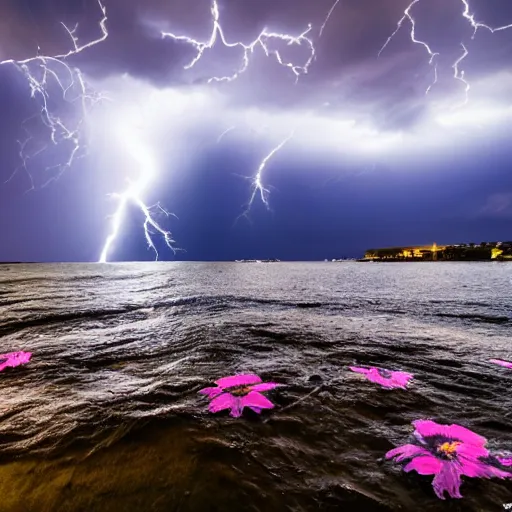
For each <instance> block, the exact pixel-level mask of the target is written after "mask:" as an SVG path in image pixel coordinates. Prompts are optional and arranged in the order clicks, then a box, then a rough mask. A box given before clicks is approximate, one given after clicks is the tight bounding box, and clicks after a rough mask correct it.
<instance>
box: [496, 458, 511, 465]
mask: <svg viewBox="0 0 512 512" xmlns="http://www.w3.org/2000/svg"><path fill="white" fill-rule="evenodd" d="M498 461H499V463H500V464H502V465H503V466H512V457H498Z"/></svg>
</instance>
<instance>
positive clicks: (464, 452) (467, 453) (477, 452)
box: [456, 442, 489, 461]
mask: <svg viewBox="0 0 512 512" xmlns="http://www.w3.org/2000/svg"><path fill="white" fill-rule="evenodd" d="M456 452H457V455H458V456H459V457H461V458H464V459H465V460H473V461H478V459H479V458H481V457H484V458H485V457H488V456H489V450H488V449H487V448H485V446H482V445H481V444H473V443H465V442H463V443H462V444H461V445H460V446H458V447H457V449H456Z"/></svg>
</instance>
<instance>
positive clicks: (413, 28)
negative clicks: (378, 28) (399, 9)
mask: <svg viewBox="0 0 512 512" xmlns="http://www.w3.org/2000/svg"><path fill="white" fill-rule="evenodd" d="M419 1H420V0H413V2H411V3H410V4H409V6H408V7H407V8H406V9H405V11H404V15H403V16H402V17H401V18H400V20H399V21H398V23H397V26H396V29H395V31H394V32H393V33H392V34H391V35H390V36H389V37H388V38H387V40H386V42H385V43H384V45H383V46H382V48H381V49H380V50H379V53H378V56H379V57H380V55H381V53H382V52H383V51H384V50H385V49H386V47H387V46H388V44H389V43H390V42H391V41H392V40H393V38H394V37H395V35H396V34H397V33H398V31H399V30H400V29H401V28H402V25H403V23H404V22H405V21H406V20H408V21H409V23H410V24H411V32H410V36H411V41H412V42H413V43H414V44H419V45H421V46H423V48H425V50H427V52H428V54H429V55H430V60H429V62H428V63H429V65H430V66H432V64H433V65H434V80H433V82H432V83H431V84H430V85H429V86H428V87H427V90H426V91H425V94H428V93H429V92H430V90H431V89H432V87H434V85H435V84H436V83H437V63H435V58H436V56H437V55H439V53H438V52H434V51H432V48H430V46H429V45H428V43H426V42H425V41H421V40H420V39H416V20H415V19H414V18H413V17H412V15H411V9H412V8H413V7H414V6H415V5H416V4H417V3H418V2H419Z"/></svg>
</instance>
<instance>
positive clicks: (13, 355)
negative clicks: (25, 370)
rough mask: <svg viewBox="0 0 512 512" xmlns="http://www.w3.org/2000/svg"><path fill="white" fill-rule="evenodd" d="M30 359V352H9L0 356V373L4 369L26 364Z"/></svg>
mask: <svg viewBox="0 0 512 512" xmlns="http://www.w3.org/2000/svg"><path fill="white" fill-rule="evenodd" d="M31 357H32V352H9V353H8V354H1V355H0V372H1V371H2V370H4V369H5V368H8V367H10V368H14V367H15V366H20V365H22V364H27V363H28V362H29V361H30V358H31Z"/></svg>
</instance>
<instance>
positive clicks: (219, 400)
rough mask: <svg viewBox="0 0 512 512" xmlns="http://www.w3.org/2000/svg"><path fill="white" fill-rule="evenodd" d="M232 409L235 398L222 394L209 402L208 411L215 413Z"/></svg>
mask: <svg viewBox="0 0 512 512" xmlns="http://www.w3.org/2000/svg"><path fill="white" fill-rule="evenodd" d="M233 407H236V398H235V397H234V396H233V395H231V394H230V393H223V394H222V395H219V396H217V397H215V398H214V399H213V400H212V401H211V402H210V407H209V410H210V412H214V413H215V412H219V411H224V410H225V409H233Z"/></svg>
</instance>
